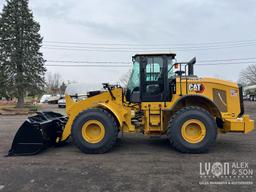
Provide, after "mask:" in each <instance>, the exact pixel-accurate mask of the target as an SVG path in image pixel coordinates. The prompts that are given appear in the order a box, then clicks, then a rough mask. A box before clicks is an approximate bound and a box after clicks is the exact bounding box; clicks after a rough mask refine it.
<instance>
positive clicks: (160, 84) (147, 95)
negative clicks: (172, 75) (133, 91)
mask: <svg viewBox="0 0 256 192" xmlns="http://www.w3.org/2000/svg"><path fill="white" fill-rule="evenodd" d="M140 70H141V71H140V75H141V76H140V78H141V79H140V80H141V101H142V102H165V101H167V100H168V92H169V90H168V80H167V78H168V77H167V71H168V69H167V61H166V59H165V57H163V56H148V57H144V58H142V61H141V69H140Z"/></svg>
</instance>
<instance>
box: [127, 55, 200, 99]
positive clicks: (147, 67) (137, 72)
mask: <svg viewBox="0 0 256 192" xmlns="http://www.w3.org/2000/svg"><path fill="white" fill-rule="evenodd" d="M175 57H176V54H175V53H152V54H137V55H135V56H134V57H133V69H132V74H131V77H130V80H129V82H128V86H127V92H126V100H127V101H128V102H131V103H140V102H168V101H171V100H172V96H173V94H175V92H176V76H179V77H180V79H181V76H182V75H185V76H194V64H195V63H196V58H193V59H192V60H191V61H189V62H182V63H177V62H176V59H175ZM182 65H185V71H182ZM174 66H175V67H174ZM187 67H188V70H187ZM174 68H176V69H177V68H178V69H177V70H176V71H174Z"/></svg>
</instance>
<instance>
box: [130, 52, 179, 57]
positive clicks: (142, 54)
mask: <svg viewBox="0 0 256 192" xmlns="http://www.w3.org/2000/svg"><path fill="white" fill-rule="evenodd" d="M163 55H166V56H172V57H175V56H176V53H171V52H164V53H138V54H136V55H134V57H137V56H163Z"/></svg>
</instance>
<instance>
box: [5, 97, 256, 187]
mask: <svg viewBox="0 0 256 192" xmlns="http://www.w3.org/2000/svg"><path fill="white" fill-rule="evenodd" d="M245 105H246V111H247V113H249V114H250V115H251V117H252V118H253V119H254V120H256V102H246V103H245ZM49 109H50V110H55V111H60V112H64V110H62V109H61V110H60V109H57V108H56V107H55V106H54V107H50V108H49ZM24 119H26V116H0V192H2V191H10V192H14V191H20V192H28V191H29V192H30V191H36V192H42V191H62V192H64V191H68V192H70V191H95V192H97V191H111V192H112V191H162V192H164V191H217V190H218V191H239V192H240V191H255V184H256V175H255V174H254V176H252V177H250V176H249V177H248V178H246V177H244V178H242V176H241V177H240V178H237V177H236V178H234V177H232V178H230V177H227V178H226V177H224V178H220V177H219V178H208V177H207V178H201V177H200V162H201V163H202V165H204V163H206V162H211V163H214V162H222V163H223V162H228V163H232V162H238V163H241V162H246V163H248V166H249V167H245V169H244V170H249V169H251V170H253V171H255V170H256V161H255V159H256V150H255V148H256V143H255V139H256V131H254V132H252V133H250V134H249V135H243V134H233V133H232V134H224V135H219V136H218V139H217V143H216V145H215V146H214V147H213V148H212V149H211V151H210V152H209V153H207V154H197V155H191V154H181V153H178V152H176V151H174V150H173V149H172V148H171V147H170V145H169V142H168V141H167V140H166V139H165V138H163V139H150V138H149V137H146V136H143V135H140V134H136V135H133V134H132V135H130V134H125V135H124V137H123V138H119V139H118V143H117V145H116V146H115V148H114V149H113V150H112V151H111V152H109V153H107V154H102V155H85V154H82V153H80V151H79V150H78V149H77V148H76V147H75V146H73V144H72V143H69V144H67V145H66V146H64V147H61V148H50V149H48V150H47V151H45V152H43V153H41V154H39V155H37V156H31V157H4V155H6V154H7V151H8V150H9V148H10V145H11V142H12V139H13V137H14V135H15V133H16V131H17V129H18V127H19V126H20V125H21V123H22V122H23V121H24ZM244 176H246V174H245V175H244ZM247 176H248V175H247ZM202 181H203V182H204V184H202V183H201V182H202ZM207 181H208V182H210V181H227V182H228V181H233V182H237V181H239V182H241V181H249V182H253V183H254V184H241V183H236V184H235V183H231V184H230V185H228V184H222V185H220V184H207V183H206V182H207Z"/></svg>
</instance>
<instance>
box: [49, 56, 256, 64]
mask: <svg viewBox="0 0 256 192" xmlns="http://www.w3.org/2000/svg"><path fill="white" fill-rule="evenodd" d="M248 60H251V61H248ZM255 60H256V57H246V58H227V59H213V60H199V62H197V63H203V62H210V63H211V62H213V63H214V62H215V63H216V62H218V63H219V62H221V63H225V62H230V61H240V62H239V63H241V62H243V61H246V63H247V62H251V63H253V62H256V61H255ZM46 62H48V63H49V62H50V63H88V64H130V63H131V62H130V61H83V60H81V61H75V60H53V59H50V60H46Z"/></svg>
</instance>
